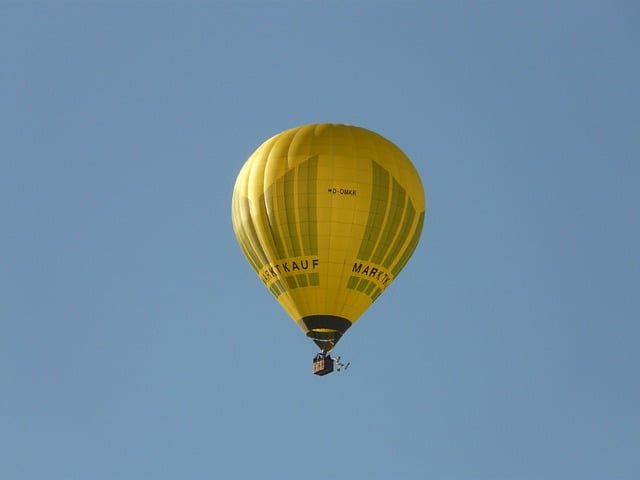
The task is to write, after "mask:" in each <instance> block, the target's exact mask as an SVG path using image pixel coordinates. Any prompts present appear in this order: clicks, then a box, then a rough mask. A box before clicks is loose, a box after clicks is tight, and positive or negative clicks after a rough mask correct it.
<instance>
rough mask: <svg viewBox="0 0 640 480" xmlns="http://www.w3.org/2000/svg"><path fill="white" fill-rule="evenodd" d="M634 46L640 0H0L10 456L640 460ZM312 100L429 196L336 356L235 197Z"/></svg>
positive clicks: (563, 475) (593, 468)
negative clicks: (282, 302) (401, 155)
mask: <svg viewBox="0 0 640 480" xmlns="http://www.w3.org/2000/svg"><path fill="white" fill-rule="evenodd" d="M639 52H640V8H639V7H638V3H637V2H633V1H626V2H625V1H612V2H604V1H602V2H594V1H580V2H577V1H576V2H573V1H568V2H558V1H548V2H546V1H543V2H533V1H531V2H527V1H513V2H511V1H491V2H475V1H474V2H445V1H442V2H417V1H416V2H401V1H398V2H391V1H389V2H383V1H352V2H348V1H333V0H329V1H276V2H267V1H264V2H258V1H252V2H249V1H238V2H232V1H228V2H178V1H175V2H151V1H140V2H123V1H120V2H106V1H100V2H79V1H78V2H32V1H25V2H17V1H15V2H14V1H8V2H7V1H5V2H2V3H1V4H0V62H1V63H0V65H1V68H0V100H1V102H0V137H1V141H0V218H1V220H2V229H1V235H0V246H1V248H2V249H1V251H2V256H1V258H2V263H1V268H0V478H2V479H7V480H27V479H28V480H32V479H47V480H87V479H91V480H113V479H118V480H140V479H154V480H164V479H183V480H191V479H194V480H196V479H222V478H224V479H251V480H255V479H305V480H316V479H326V478H331V479H336V480H340V479H345V480H346V479H355V478H362V479H368V480H377V479H380V480H387V479H394V480H395V479H426V478H434V479H446V480H449V479H451V480H458V479H460V480H466V479H473V480H485V479H486V480H502V479H504V480H529V479H531V480H538V479H544V480H556V479H557V480H574V479H575V480H590V479H593V480H637V479H638V478H640V454H639V452H640V376H639V374H638V367H639V366H640V354H639V353H638V341H639V338H640V327H639V326H638V325H639V319H640V309H639V308H638V302H639V300H638V298H639V295H640V288H639V287H640V256H639V254H638V245H639V244H640V215H639V210H640V208H639V207H640V188H639V187H640V185H639V180H640V95H639V87H638V85H640V60H639V58H640V57H639ZM311 122H339V123H350V124H355V125H359V126H363V127H366V128H369V129H372V130H374V131H376V132H379V133H381V134H382V135H384V136H386V137H387V138H389V139H390V140H392V141H393V142H394V143H396V144H397V145H399V146H400V147H401V148H402V149H403V150H404V151H405V152H406V153H407V155H408V156H409V157H410V158H411V159H412V160H413V161H414V163H415V165H416V167H417V169H418V170H419V172H420V174H421V176H422V179H423V183H424V185H425V189H426V192H427V198H428V206H427V219H426V224H425V229H424V232H423V236H422V239H421V243H420V245H419V246H418V248H417V250H416V252H415V254H414V257H413V259H412V261H411V262H410V263H409V265H408V266H407V267H406V269H405V270H404V271H403V272H402V274H401V275H400V276H399V278H398V279H397V281H396V282H395V283H394V284H393V285H392V286H391V287H390V288H389V290H387V291H386V292H385V294H384V295H383V296H382V297H380V298H379V299H378V301H377V302H376V303H375V304H374V305H373V306H372V307H371V308H370V310H369V311H368V312H367V313H366V314H365V315H364V317H362V318H361V320H360V321H359V322H358V323H357V324H356V325H355V326H354V327H353V328H352V329H351V330H350V331H349V332H348V333H347V335H346V336H345V337H344V338H343V339H342V341H341V342H340V344H339V345H338V347H337V349H336V353H337V354H340V355H342V358H343V359H346V360H348V361H351V367H350V368H349V370H348V371H347V372H346V373H345V372H343V373H340V374H332V375H329V376H326V377H316V376H314V375H312V373H311V359H312V357H313V355H314V354H315V353H316V347H315V345H314V344H313V343H312V342H310V341H309V340H308V339H306V338H305V337H304V336H303V334H302V332H301V331H300V330H299V329H298V328H297V326H296V325H295V324H294V323H293V322H292V321H291V320H290V319H289V318H288V317H287V316H286V314H285V313H284V311H282V310H281V308H280V306H279V305H278V304H277V302H276V301H275V300H274V298H273V297H272V296H271V295H270V294H269V293H268V292H267V290H266V289H264V287H263V286H262V283H261V282H260V280H259V279H258V278H257V276H256V275H255V274H254V272H253V271H252V270H251V268H250V267H249V265H248V263H247V262H246V260H245V259H244V257H243V256H242V253H241V252H240V249H239V248H238V246H237V243H236V240H235V237H234V235H233V232H232V228H231V220H230V201H231V193H232V189H233V184H234V181H235V177H236V175H237V173H238V171H239V169H240V167H241V166H242V164H243V163H244V161H245V160H246V158H247V157H248V156H249V155H250V154H251V153H252V152H253V150H254V149H255V148H256V147H257V146H258V145H259V144H260V143H262V142H263V141H264V140H266V139H267V138H268V137H270V136H272V135H274V134H276V133H278V132H280V131H281V130H284V129H287V128H290V127H294V126H297V125H300V124H305V123H311ZM383 345H384V348H383Z"/></svg>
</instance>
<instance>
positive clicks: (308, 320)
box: [300, 315, 352, 352]
mask: <svg viewBox="0 0 640 480" xmlns="http://www.w3.org/2000/svg"><path fill="white" fill-rule="evenodd" d="M300 322H301V323H302V324H303V325H304V326H305V327H306V329H307V337H309V338H311V339H313V341H314V342H315V343H316V345H318V346H319V347H320V348H321V349H322V350H323V351H325V352H329V351H331V350H332V349H333V347H334V346H335V345H336V343H338V340H340V338H341V337H342V335H344V333H345V332H346V331H347V330H348V329H349V327H351V325H352V323H351V322H350V321H349V320H347V319H346V318H342V317H337V316H335V315H309V316H307V317H304V318H302V319H301V320H300Z"/></svg>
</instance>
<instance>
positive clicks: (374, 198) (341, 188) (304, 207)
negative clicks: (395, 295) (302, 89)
mask: <svg viewBox="0 0 640 480" xmlns="http://www.w3.org/2000/svg"><path fill="white" fill-rule="evenodd" d="M425 210H426V200H425V194H424V189H423V187H422V183H421V181H420V177H419V176H418V173H417V171H416V169H415V167H414V166H413V165H412V163H411V161H410V160H409V159H408V158H407V156H406V155H405V154H404V153H403V152H402V151H401V150H400V149H399V148H398V147H397V146H395V145H394V144H393V143H391V142H390V141H388V140H387V139H385V138H384V137H382V136H380V135H378V134H376V133H374V132H371V131H369V130H366V129H363V128H360V127H355V126H349V125H338V124H328V123H321V124H312V125H304V126H301V127H297V128H293V129H290V130H286V131H284V132H282V133H279V134H278V135H275V136H274V137H272V138H270V139H269V140H267V141H266V142H264V143H263V144H262V145H261V146H260V147H259V148H258V149H257V150H256V151H255V152H254V153H253V154H252V155H251V156H250V157H249V159H248V160H247V162H246V163H245V164H244V166H243V167H242V169H241V170H240V173H239V175H238V178H237V180H236V184H235V188H234V192H233V200H232V221H233V228H234V231H235V234H236V237H237V239H238V242H239V244H240V247H241V248H242V251H243V252H244V254H245V256H246V257H247V260H248V261H249V263H250V264H251V266H252V267H253V269H254V270H255V271H256V273H257V274H258V276H259V277H260V279H261V280H262V282H263V283H264V284H265V286H266V287H267V288H268V289H269V290H270V291H271V293H272V294H273V295H274V296H275V297H276V299H277V300H278V302H279V303H280V305H282V307H283V308H284V309H285V310H286V311H287V313H288V314H289V315H290V316H291V318H292V319H293V320H294V321H295V322H296V323H297V324H298V326H299V327H300V328H301V329H302V331H303V332H304V333H305V334H306V335H307V336H308V337H310V338H311V339H313V340H314V341H315V342H316V343H317V344H318V346H320V348H321V349H322V350H323V351H324V352H329V351H331V350H332V349H333V347H334V346H335V344H336V342H337V341H338V340H339V339H340V337H341V336H342V335H343V334H344V333H345V332H346V330H347V329H348V328H349V327H350V326H351V325H353V324H354V323H355V322H356V320H358V318H359V317H360V316H361V315H362V313H363V312H364V311H365V310H366V309H367V308H368V307H369V306H370V305H371V304H372V303H373V302H374V301H375V300H376V299H377V298H378V297H379V296H380V294H382V293H383V292H384V291H385V290H386V289H387V288H388V287H389V285H391V283H392V282H393V281H394V279H395V278H396V277H397V276H398V274H399V273H400V270H402V268H403V267H404V266H405V264H406V263H407V261H408V260H409V257H410V256H411V254H412V253H413V251H414V250H415V248H416V246H417V244H418V240H419V238H420V233H421V231H422V226H423V223H424V216H425Z"/></svg>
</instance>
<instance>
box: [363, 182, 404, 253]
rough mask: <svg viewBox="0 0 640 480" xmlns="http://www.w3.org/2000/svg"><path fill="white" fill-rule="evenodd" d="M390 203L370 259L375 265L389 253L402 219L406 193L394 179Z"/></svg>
mask: <svg viewBox="0 0 640 480" xmlns="http://www.w3.org/2000/svg"><path fill="white" fill-rule="evenodd" d="M391 183H392V187H391V201H390V202H389V206H388V208H387V215H386V218H385V222H384V227H383V229H382V235H381V236H380V239H379V241H378V245H377V246H376V250H375V252H374V254H373V256H372V257H371V261H372V262H374V263H377V264H380V263H382V259H383V257H384V255H385V254H386V253H387V252H388V251H389V248H390V246H391V243H392V241H393V236H394V235H395V234H396V233H397V230H398V224H399V223H400V220H401V218H402V211H403V210H404V202H405V199H406V192H405V191H404V188H402V187H401V186H400V184H399V183H398V182H397V180H396V179H395V178H391Z"/></svg>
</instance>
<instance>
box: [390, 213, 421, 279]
mask: <svg viewBox="0 0 640 480" xmlns="http://www.w3.org/2000/svg"><path fill="white" fill-rule="evenodd" d="M424 213H425V212H422V213H420V215H419V216H418V221H417V222H416V225H415V227H414V230H413V235H412V236H411V240H410V241H409V243H408V244H407V246H406V248H405V250H404V252H403V253H402V256H401V257H400V260H399V261H398V263H396V265H395V266H394V267H393V269H392V270H391V273H392V274H393V275H394V276H396V275H398V273H400V270H402V269H403V268H404V266H405V265H406V264H407V262H408V261H409V258H410V257H411V254H412V253H413V251H414V250H415V249H416V247H417V246H418V241H419V240H420V234H421V233H422V226H423V225H424Z"/></svg>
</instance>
